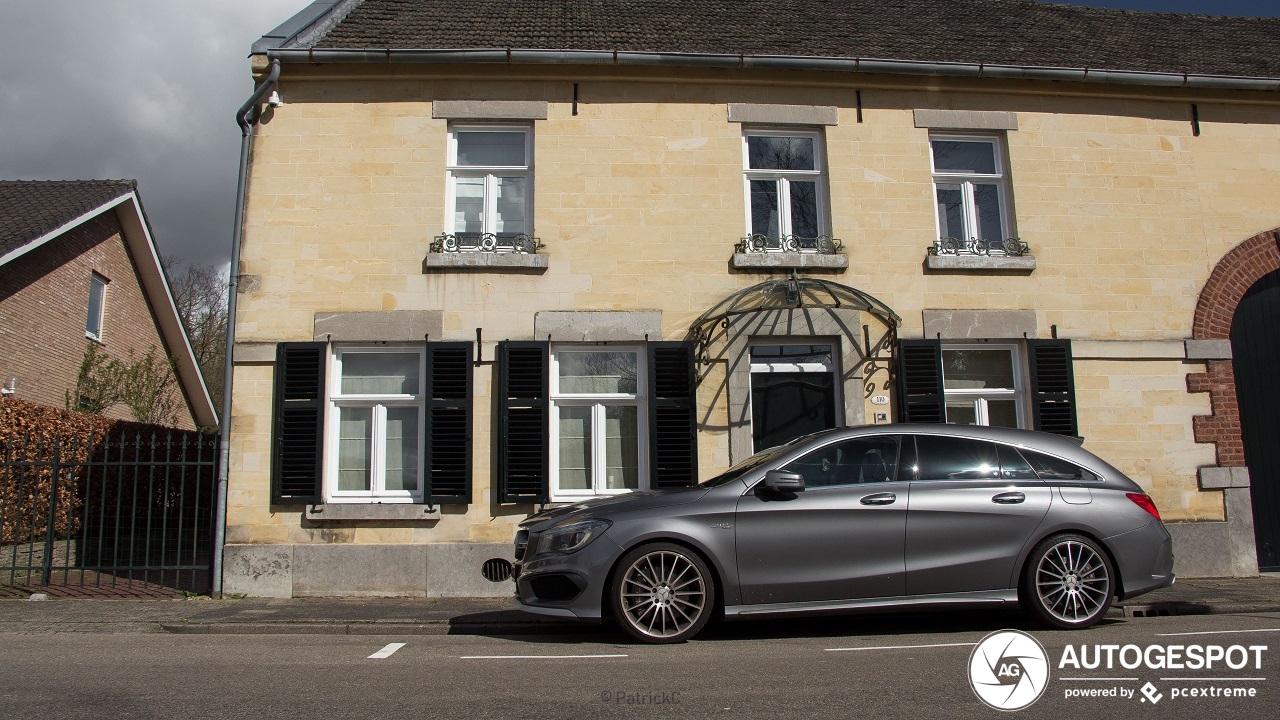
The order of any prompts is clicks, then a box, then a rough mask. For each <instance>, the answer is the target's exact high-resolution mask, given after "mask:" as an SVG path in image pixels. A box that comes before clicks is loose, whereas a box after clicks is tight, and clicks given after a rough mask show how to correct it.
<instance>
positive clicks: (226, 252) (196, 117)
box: [0, 0, 1280, 263]
mask: <svg viewBox="0 0 1280 720" xmlns="http://www.w3.org/2000/svg"><path fill="white" fill-rule="evenodd" d="M525 1H527V0H525ZM1066 1H1067V2H1071V3H1073V4H1077V5H1094V6H1098V7H1114V8H1126V9H1135V10H1164V11H1176V12H1208V13H1216V14H1228V15H1246V16H1249V15H1267V16H1280V1H1278V0H1066ZM309 2H310V0H0V179H10V180H12V179H34V180H54V179H89V178H136V179H137V180H138V185H139V190H140V193H141V196H142V201H143V205H144V207H146V210H147V215H148V216H149V218H150V220H151V224H152V228H153V229H154V231H155V235H156V240H157V242H158V243H159V245H160V251H161V252H162V253H165V254H167V255H174V256H177V257H179V258H181V259H183V260H185V261H188V262H199V263H225V262H226V259H227V258H228V257H229V256H230V254H231V231H232V223H233V212H234V204H235V184H236V166H237V162H238V160H239V143H240V130H239V128H238V127H237V126H236V124H235V121H234V119H233V116H234V115H235V110H236V108H238V107H239V106H240V105H241V104H242V103H243V102H244V100H245V99H246V98H247V97H248V96H249V93H250V92H252V90H253V87H252V82H251V79H250V76H249V61H248V60H247V59H246V56H247V54H248V51H249V46H250V44H251V43H252V42H253V41H254V40H256V39H257V38H258V37H260V36H261V35H262V34H264V33H265V32H267V31H268V30H270V29H272V28H274V27H275V26H276V25H278V24H280V23H281V22H283V21H284V20H285V19H287V18H289V17H290V16H291V15H293V14H294V13H295V12H297V11H299V10H301V9H302V8H304V7H306V5H308V4H309Z"/></svg>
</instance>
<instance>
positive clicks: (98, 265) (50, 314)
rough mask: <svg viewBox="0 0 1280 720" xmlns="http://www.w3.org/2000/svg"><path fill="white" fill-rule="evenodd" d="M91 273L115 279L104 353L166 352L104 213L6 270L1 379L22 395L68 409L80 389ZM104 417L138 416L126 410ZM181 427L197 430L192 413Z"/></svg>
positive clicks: (111, 219) (117, 232) (0, 317)
mask: <svg viewBox="0 0 1280 720" xmlns="http://www.w3.org/2000/svg"><path fill="white" fill-rule="evenodd" d="M93 272H96V273H98V274H99V275H102V276H103V277H105V278H107V279H108V280H109V281H110V282H109V284H108V285H107V291H106V303H105V309H104V312H103V319H102V349H103V350H105V351H106V352H107V353H108V354H109V355H111V356H112V357H117V358H120V359H122V360H127V359H128V357H129V351H130V350H132V351H133V352H134V354H135V356H136V357H141V356H142V355H144V354H145V353H146V352H147V350H148V349H149V348H151V347H152V346H154V347H155V348H156V350H157V352H161V353H165V352H168V350H167V349H166V347H165V344H164V341H163V340H162V339H161V337H160V332H159V330H158V328H157V327H156V322H155V319H154V317H153V316H152V314H151V310H150V308H149V307H148V305H147V302H146V299H145V297H144V295H143V291H142V287H141V285H140V284H139V280H138V272H137V268H136V267H135V266H134V263H133V260H132V258H131V256H130V253H129V250H128V248H127V247H126V245H125V242H124V236H123V234H122V231H121V227H120V222H119V220H118V219H117V218H116V214H115V212H113V211H109V212H105V213H103V214H101V215H99V216H98V217H96V218H94V219H92V220H89V221H88V222H85V223H83V224H81V225H80V226H78V227H76V228H74V229H72V230H71V231H69V232H67V233H66V234H64V235H62V236H60V237H58V238H56V239H54V240H52V241H50V242H48V243H46V244H45V245H43V246H41V247H39V248H37V249H35V250H32V251H31V252H29V253H27V254H26V255H23V256H22V257H20V258H18V259H16V260H14V261H12V262H10V263H9V264H7V265H5V267H4V271H3V272H2V273H0V380H2V381H4V382H6V383H7V382H8V379H9V378H11V377H16V378H17V379H18V392H17V394H16V397H18V398H20V399H22V400H27V401H30V402H35V403H41V404H44V405H52V406H55V407H63V405H64V404H65V393H66V392H67V391H69V390H74V388H75V384H76V376H77V374H78V372H79V369H80V361H81V359H82V358H83V357H84V352H85V347H86V343H88V342H91V341H90V340H88V339H87V338H86V337H85V319H86V318H87V316H88V308H89V277H90V274H91V273H93ZM183 407H184V408H186V407H187V404H186V403H185V402H184V403H183ZM104 414H105V415H107V416H108V417H113V418H118V419H132V416H131V415H130V413H129V410H128V408H126V407H124V406H115V407H112V408H109V409H108V410H107V411H106V413H104ZM176 424H177V426H178V427H181V428H186V429H191V428H194V427H195V423H194V422H193V419H192V416H191V412H190V410H189V409H186V410H184V411H183V412H181V413H180V414H179V416H178V419H177V423H176Z"/></svg>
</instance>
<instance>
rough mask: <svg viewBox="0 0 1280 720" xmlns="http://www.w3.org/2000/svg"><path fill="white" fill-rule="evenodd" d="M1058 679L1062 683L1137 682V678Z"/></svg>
mask: <svg viewBox="0 0 1280 720" xmlns="http://www.w3.org/2000/svg"><path fill="white" fill-rule="evenodd" d="M1058 679H1059V680H1062V681H1063V682H1084V681H1086V680H1098V681H1104V680H1105V681H1107V682H1120V681H1123V680H1128V681H1132V682H1137V681H1138V678H1094V677H1089V678H1085V677H1079V678H1076V677H1072V678H1058Z"/></svg>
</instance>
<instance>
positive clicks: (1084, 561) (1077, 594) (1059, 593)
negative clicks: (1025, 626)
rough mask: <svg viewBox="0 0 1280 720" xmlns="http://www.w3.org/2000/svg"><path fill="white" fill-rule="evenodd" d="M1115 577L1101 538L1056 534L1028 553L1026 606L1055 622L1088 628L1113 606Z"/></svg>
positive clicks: (1024, 585) (1025, 588)
mask: <svg viewBox="0 0 1280 720" xmlns="http://www.w3.org/2000/svg"><path fill="white" fill-rule="evenodd" d="M1114 578H1115V570H1114V569H1113V568H1112V567H1111V560H1110V559H1108V557H1107V553H1106V551H1104V550H1103V549H1102V548H1101V547H1100V546H1099V545H1098V544H1097V543H1096V542H1094V541H1093V540H1091V539H1089V538H1087V537H1085V536H1083V535H1074V534H1072V535H1055V536H1053V537H1050V538H1046V539H1045V540H1043V541H1041V542H1040V544H1038V545H1036V547H1035V549H1034V550H1032V551H1031V555H1030V557H1028V558H1027V566H1026V571H1025V572H1024V573H1023V582H1022V605H1023V607H1025V608H1028V609H1029V610H1030V611H1031V612H1032V614H1034V615H1035V616H1036V617H1037V618H1039V619H1040V620H1042V621H1044V622H1045V623H1047V624H1049V625H1052V626H1053V627H1058V628H1065V629H1076V628H1086V627H1089V626H1091V625H1093V624H1095V623H1097V622H1098V621H1099V620H1101V619H1102V618H1103V616H1105V615H1106V614H1107V609H1108V608H1110V607H1111V599H1112V596H1114V595H1115V591H1116V590H1115V581H1114Z"/></svg>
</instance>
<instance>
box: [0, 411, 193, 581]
mask: <svg viewBox="0 0 1280 720" xmlns="http://www.w3.org/2000/svg"><path fill="white" fill-rule="evenodd" d="M217 443H218V440H217V436H216V435H205V434H201V433H198V432H185V431H179V430H173V431H169V432H165V433H155V432H133V433H129V434H120V433H112V434H108V435H86V436H79V437H76V436H73V437H59V436H41V435H31V436H27V437H21V438H18V439H16V440H12V439H11V440H9V441H8V442H7V443H0V593H4V592H6V591H7V593H8V594H14V593H18V592H28V591H34V590H37V589H41V588H49V586H55V588H56V587H57V586H71V587H72V588H79V589H82V590H85V589H89V588H94V589H100V590H106V591H109V590H114V589H134V588H143V587H150V586H159V587H163V588H170V589H172V590H173V591H177V590H189V591H193V592H201V593H203V592H206V591H208V589H209V581H210V571H211V566H212V559H213V558H212V547H213V521H214V517H213V515H214V493H215V488H216V481H217V459H218V448H217ZM72 594H74V593H72Z"/></svg>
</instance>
